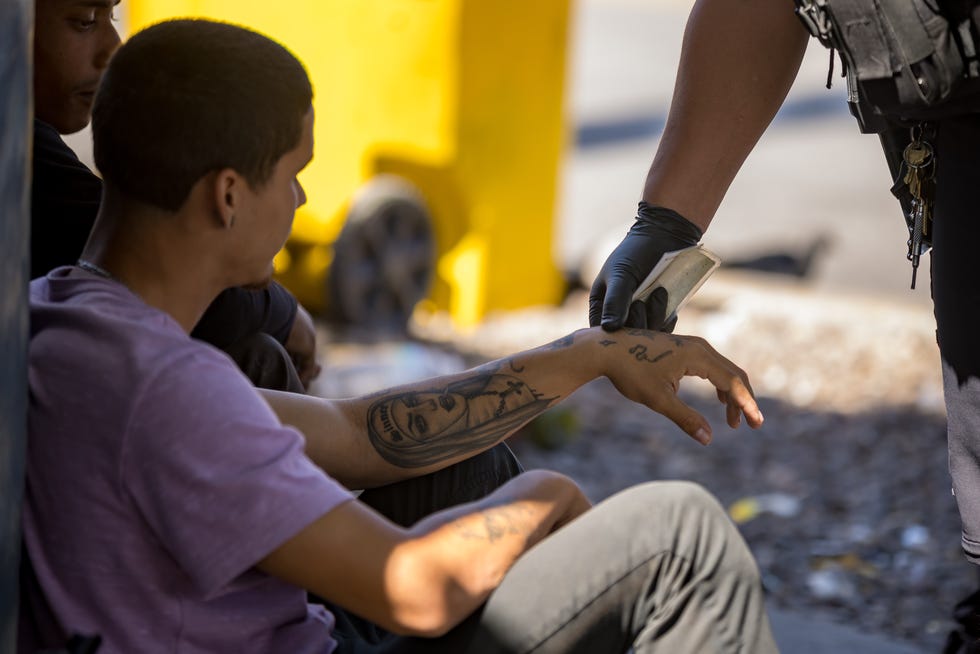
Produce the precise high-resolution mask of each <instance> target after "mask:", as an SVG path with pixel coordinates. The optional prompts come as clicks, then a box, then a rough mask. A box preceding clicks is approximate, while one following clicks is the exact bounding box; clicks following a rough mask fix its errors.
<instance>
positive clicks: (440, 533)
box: [258, 471, 589, 636]
mask: <svg viewBox="0 0 980 654" xmlns="http://www.w3.org/2000/svg"><path fill="white" fill-rule="evenodd" d="M588 507H589V503H588V501H587V500H586V499H585V497H584V496H583V495H582V493H581V491H579V489H578V487H577V486H575V484H574V483H572V482H571V481H570V480H568V479H567V478H565V477H562V476H561V475H558V474H555V473H550V472H544V471H531V472H528V473H525V474H523V475H520V476H519V477H517V478H515V479H513V480H511V481H510V482H508V483H507V484H505V485H504V486H502V487H500V488H499V489H498V490H497V491H496V492H494V493H493V494H491V495H489V496H488V497H486V498H485V499H484V500H482V501H480V502H476V503H472V504H465V505H462V506H458V507H454V508H452V509H448V510H446V511H442V512H440V513H437V514H434V515H432V516H429V517H428V518H426V519H424V520H422V521H421V522H419V523H417V524H416V525H414V526H413V527H412V528H410V529H401V528H399V527H396V526H395V525H393V524H391V523H390V522H388V521H387V520H385V519H384V518H382V517H381V516H379V515H378V514H376V513H374V512H373V511H371V510H370V509H369V508H367V507H365V506H364V505H362V504H360V503H358V502H348V503H347V504H344V505H342V506H340V507H339V508H337V509H334V510H333V511H330V512H329V513H327V514H326V515H324V516H323V517H322V518H320V519H319V520H317V521H316V522H314V523H312V524H311V525H310V526H308V527H307V528H306V529H304V530H303V531H301V532H300V533H299V534H297V535H296V536H294V537H293V538H291V539H290V540H289V541H287V542H286V543H284V544H283V545H281V546H280V547H279V548H277V549H276V550H275V551H273V552H272V553H271V554H270V555H269V556H267V557H266V558H265V559H263V560H262V561H260V562H259V564H258V567H259V568H260V569H262V570H263V571H265V572H267V573H269V574H272V575H275V576H277V577H279V578H281V579H284V580H286V581H289V582H291V583H293V584H296V585H298V586H301V587H303V588H306V589H307V590H310V591H312V592H314V593H316V594H318V595H320V596H321V597H324V598H326V599H328V600H330V601H332V602H335V603H337V604H339V605H340V606H343V607H344V608H346V609H348V610H351V611H353V612H355V613H357V614H358V615H360V616H362V617H365V618H367V619H368V620H371V621H372V622H374V623H375V624H378V625H381V626H382V627H384V628H386V629H388V630H390V631H393V632H396V633H402V634H414V635H420V636H437V635H440V634H442V633H445V632H446V631H448V630H449V629H450V628H451V627H453V626H454V625H456V624H457V623H459V622H460V621H461V620H462V619H463V618H464V617H466V616H467V615H469V614H470V613H472V612H473V611H474V610H475V609H476V608H477V607H478V606H479V605H480V604H481V603H482V602H483V601H485V600H486V598H487V596H488V595H489V594H490V592H491V591H492V590H493V589H494V588H496V587H497V585H498V584H499V583H500V581H501V579H502V578H503V576H504V573H506V572H507V570H508V569H509V568H510V567H511V565H513V563H514V562H515V561H516V560H517V558H518V557H519V556H520V555H521V554H523V553H524V552H525V551H527V550H528V548H530V547H531V546H533V545H534V544H535V543H537V542H538V541H540V540H541V539H542V538H544V537H545V536H547V535H548V534H549V533H551V532H552V531H554V530H555V529H557V528H559V527H561V526H562V525H563V524H565V523H567V522H569V521H571V520H573V519H574V518H575V517H577V516H578V515H580V514H581V513H582V512H584V511H585V510H586V509H587V508H588ZM352 544H354V546H352Z"/></svg>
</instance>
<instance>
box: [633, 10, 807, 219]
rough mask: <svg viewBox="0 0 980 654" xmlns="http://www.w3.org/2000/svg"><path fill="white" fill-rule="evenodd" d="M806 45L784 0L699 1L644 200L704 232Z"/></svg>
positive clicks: (803, 33)
mask: <svg viewBox="0 0 980 654" xmlns="http://www.w3.org/2000/svg"><path fill="white" fill-rule="evenodd" d="M808 38H809V34H808V33H807V32H806V30H805V29H804V28H803V26H802V25H801V24H800V22H799V20H797V18H796V16H794V14H793V3H792V2H791V1H790V0H698V2H697V3H696V4H695V5H694V8H693V9H692V11H691V15H690V17H689V18H688V22H687V29H686V31H685V34H684V43H683V46H682V49H681V60H680V65H679V68H678V71H677V81H676V83H675V85H674V97H673V100H672V101H671V105H670V112H669V114H668V116H667V124H666V126H665V128H664V133H663V136H662V137H661V139H660V145H659V146H658V148H657V154H656V156H655V157H654V160H653V165H652V166H651V167H650V171H649V174H648V175H647V181H646V185H645V187H644V190H643V199H644V200H646V201H647V202H649V203H650V204H654V205H659V206H664V207H670V208H671V209H673V210H675V211H677V212H679V213H680V214H681V215H682V216H684V217H685V218H687V219H688V220H690V221H691V222H693V223H694V224H695V225H697V226H698V227H700V228H701V229H702V230H704V229H706V228H707V227H708V224H709V223H710V222H711V219H712V218H713V217H714V215H715V211H716V210H717V209H718V205H720V204H721V201H722V199H723V198H724V196H725V193H726V192H727V191H728V187H729V185H730V184H731V183H732V180H733V179H735V175H736V174H737V173H738V171H739V169H740V168H741V166H742V163H743V162H744V161H745V158H746V157H747V156H748V154H749V152H751V151H752V148H753V147H755V144H756V142H758V140H759V137H761V136H762V133H763V132H764V131H765V130H766V128H767V127H768V126H769V123H770V122H771V121H772V119H773V117H774V116H775V115H776V112H777V111H778V110H779V107H780V106H781V105H782V104H783V101H784V100H785V99H786V94H787V93H788V92H789V89H790V86H791V85H792V84H793V80H794V79H795V78H796V74H797V72H798V71H799V68H800V62H801V61H802V59H803V52H804V51H805V49H806V43H807V39H808Z"/></svg>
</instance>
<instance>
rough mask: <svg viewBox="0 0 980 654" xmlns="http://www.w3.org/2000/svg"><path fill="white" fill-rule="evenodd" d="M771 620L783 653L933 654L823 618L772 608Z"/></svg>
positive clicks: (770, 611) (770, 610) (770, 612)
mask: <svg viewBox="0 0 980 654" xmlns="http://www.w3.org/2000/svg"><path fill="white" fill-rule="evenodd" d="M769 619H770V620H771V622H772V630H773V634H774V635H775V636H776V643H777V644H778V645H779V650H780V652H782V654H930V653H928V652H926V651H925V650H922V649H920V648H918V647H916V646H915V645H912V644H909V643H905V642H902V641H897V640H890V639H888V638H885V637H883V636H875V635H869V634H867V633H864V632H862V631H858V630H857V629H855V628H853V627H849V626H847V625H842V624H839V623H836V622H830V621H829V620H826V619H823V618H812V617H810V616H805V615H802V614H799V613H792V612H789V611H782V610H778V609H769Z"/></svg>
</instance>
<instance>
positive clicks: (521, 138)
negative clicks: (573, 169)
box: [128, 0, 569, 326]
mask: <svg viewBox="0 0 980 654" xmlns="http://www.w3.org/2000/svg"><path fill="white" fill-rule="evenodd" d="M176 16H205V17H210V18H217V19H221V20H227V21H231V22H235V23H239V24H242V25H246V26H249V27H252V28H253V29H256V30H258V31H261V32H263V33H266V34H268V35H270V36H272V37H274V38H276V39H277V40H279V41H280V42H282V43H283V44H285V45H286V46H287V47H289V48H290V49H291V50H292V51H293V52H294V53H296V55H297V56H298V57H299V58H300V59H301V60H302V61H303V62H304V64H305V65H306V67H307V69H308V71H309V73H310V77H311V79H312V80H313V85H314V93H315V98H314V109H315V112H316V127H315V133H314V136H315V139H316V146H315V157H314V160H313V162H312V163H311V164H310V166H309V167H308V168H307V170H305V171H304V172H303V173H302V175H301V177H300V181H301V182H302V184H303V186H304V187H305V189H306V191H307V195H308V198H309V199H308V203H307V205H306V206H304V207H303V208H302V209H300V211H299V212H297V216H296V222H295V225H294V227H293V233H292V236H291V237H290V241H289V243H288V244H287V246H286V248H285V249H284V250H283V251H282V252H281V253H280V254H279V256H278V257H277V260H276V264H277V274H278V276H279V278H280V280H281V281H282V282H283V283H284V284H285V285H286V286H287V287H289V288H290V289H291V290H292V291H293V292H294V293H295V294H296V295H297V297H299V299H300V300H301V301H302V302H303V303H304V304H305V305H306V306H308V307H310V308H311V309H313V310H326V311H328V312H329V314H330V315H332V316H333V317H335V318H339V319H341V320H344V321H347V322H351V323H355V324H371V325H377V324H389V325H390V324H398V323H401V324H404V322H405V321H407V319H408V317H409V316H410V315H411V312H412V311H413V309H414V307H415V305H416V303H417V302H418V301H419V300H423V302H422V303H421V307H420V308H424V309H428V310H442V311H448V312H449V314H450V315H451V317H452V319H453V320H454V322H455V323H456V324H457V325H459V326H468V325H472V324H474V323H476V322H478V321H479V320H480V319H481V318H482V317H483V316H484V315H486V313H487V312H490V311H494V310H501V309H514V308H519V307H524V306H528V305H534V304H550V303H554V302H557V301H558V300H559V299H560V297H561V294H562V292H563V283H562V278H561V275H560V273H559V271H558V269H557V266H556V264H555V258H554V254H553V251H552V241H553V233H554V218H555V206H556V203H555V198H556V192H557V183H558V169H559V161H560V158H561V154H562V149H563V145H564V141H565V129H564V125H565V123H564V116H563V88H564V80H565V66H566V57H565V53H566V49H567V48H566V42H567V31H568V29H567V28H568V18H569V6H568V0H534V1H533V2H528V1H527V0H306V1H293V2H288V3H278V4H277V3H270V2H268V1H265V0H263V1H261V2H259V1H258V0H251V1H248V0H196V1H195V0H132V2H130V3H129V4H128V21H129V29H130V31H135V30H137V29H139V28H141V27H143V26H145V25H148V24H150V23H152V22H156V21H158V20H162V19H165V18H171V17H176Z"/></svg>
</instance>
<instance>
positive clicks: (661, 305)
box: [643, 286, 677, 332]
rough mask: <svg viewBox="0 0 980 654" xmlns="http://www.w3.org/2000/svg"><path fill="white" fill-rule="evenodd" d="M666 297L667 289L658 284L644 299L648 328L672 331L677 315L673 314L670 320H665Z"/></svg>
mask: <svg viewBox="0 0 980 654" xmlns="http://www.w3.org/2000/svg"><path fill="white" fill-rule="evenodd" d="M667 297H668V296H667V289H665V288H664V287H663V286H658V287H657V288H655V289H653V292H652V293H650V295H648V296H647V299H646V300H644V302H643V303H644V305H645V306H646V321H647V327H648V328H649V329H653V330H656V331H658V332H671V331H673V329H674V325H675V324H676V323H677V317H676V316H675V317H674V318H673V319H672V320H671V322H669V323H668V322H667Z"/></svg>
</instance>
